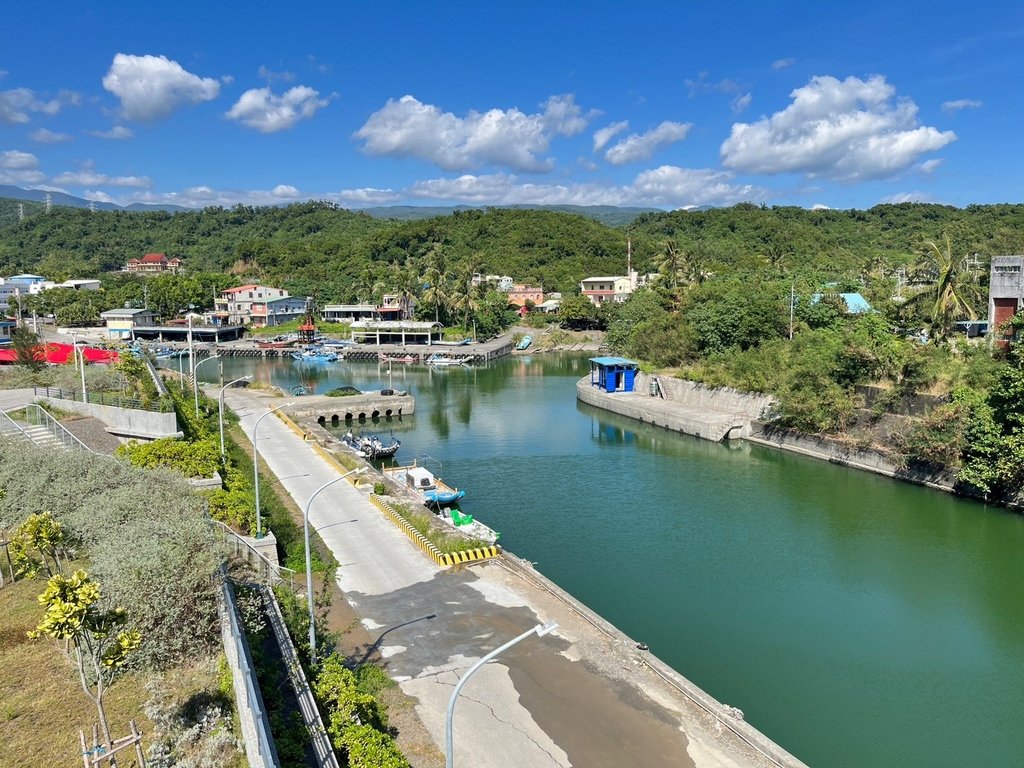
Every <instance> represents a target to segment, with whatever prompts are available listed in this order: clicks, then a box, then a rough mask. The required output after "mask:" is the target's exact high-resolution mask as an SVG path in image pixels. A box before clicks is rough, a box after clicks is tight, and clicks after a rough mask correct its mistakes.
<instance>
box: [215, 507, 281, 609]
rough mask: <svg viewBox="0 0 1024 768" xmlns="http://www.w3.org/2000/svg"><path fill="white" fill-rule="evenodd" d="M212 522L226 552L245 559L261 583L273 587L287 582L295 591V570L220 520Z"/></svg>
mask: <svg viewBox="0 0 1024 768" xmlns="http://www.w3.org/2000/svg"><path fill="white" fill-rule="evenodd" d="M210 522H211V523H213V529H214V530H215V531H216V532H217V535H218V537H219V539H220V543H221V545H222V547H223V551H224V553H225V554H227V555H229V556H231V557H236V558H239V559H241V560H244V561H245V563H246V565H248V566H249V567H250V568H252V570H253V571H254V573H255V576H256V578H257V580H258V581H259V582H260V583H261V584H268V585H269V586H271V587H273V586H275V585H277V584H287V585H288V588H289V589H291V590H292V591H293V592H294V591H295V571H294V570H292V569H291V568H285V567H284V566H283V565H278V564H277V563H274V562H271V561H270V560H268V559H267V558H266V557H265V556H264V555H263V554H261V553H260V552H259V550H257V549H256V548H255V547H254V546H253V545H252V544H250V543H249V542H248V541H246V540H245V539H244V538H243V537H241V536H239V535H238V534H237V533H235V532H234V531H233V530H231V528H229V527H228V526H227V525H225V524H224V523H222V522H221V521H220V520H210Z"/></svg>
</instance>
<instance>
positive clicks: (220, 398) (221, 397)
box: [217, 376, 252, 461]
mask: <svg viewBox="0 0 1024 768" xmlns="http://www.w3.org/2000/svg"><path fill="white" fill-rule="evenodd" d="M240 381H252V376H243V377H242V378H240V379H235V380H234V381H229V382H228V383H227V384H225V385H224V386H223V387H221V388H220V395H218V397H217V404H218V408H217V421H218V422H219V423H220V458H221V461H223V460H224V390H225V389H227V388H228V387H230V386H231V385H232V384H237V383H238V382H240Z"/></svg>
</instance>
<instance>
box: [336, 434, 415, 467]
mask: <svg viewBox="0 0 1024 768" xmlns="http://www.w3.org/2000/svg"><path fill="white" fill-rule="evenodd" d="M341 442H343V443H344V444H345V445H347V446H348V447H349V448H350V449H351V450H352V451H353V452H354V453H355V454H356V455H357V456H362V457H363V458H365V459H370V460H374V459H377V460H379V459H389V458H391V457H392V456H394V455H395V454H396V453H398V449H399V447H401V445H402V441H401V440H399V439H398V438H397V437H395V436H394V435H391V437H390V438H389V439H384V440H382V439H381V438H380V437H378V436H377V435H374V434H372V433H370V434H362V435H358V436H356V435H354V434H352V431H351V430H349V431H348V432H346V433H345V434H344V435H342V438H341Z"/></svg>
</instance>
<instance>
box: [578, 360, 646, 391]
mask: <svg viewBox="0 0 1024 768" xmlns="http://www.w3.org/2000/svg"><path fill="white" fill-rule="evenodd" d="M639 368H640V364H639V363H637V362H634V361H633V360H627V359H626V358H624V357H592V358H590V386H592V387H598V388H600V389H603V390H604V391H605V392H632V391H633V383H634V382H635V381H636V372H637V370H638V369H639Z"/></svg>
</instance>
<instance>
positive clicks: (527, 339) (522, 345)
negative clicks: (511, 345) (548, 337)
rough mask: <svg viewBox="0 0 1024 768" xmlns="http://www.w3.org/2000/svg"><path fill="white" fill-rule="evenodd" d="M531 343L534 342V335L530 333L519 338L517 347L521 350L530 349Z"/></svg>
mask: <svg viewBox="0 0 1024 768" xmlns="http://www.w3.org/2000/svg"><path fill="white" fill-rule="evenodd" d="M531 344H533V337H532V336H529V335H527V336H523V338H521V339H520V340H519V343H518V344H516V349H518V350H520V351H522V350H524V349H529V348H530V345H531Z"/></svg>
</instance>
